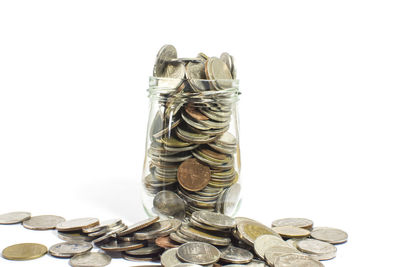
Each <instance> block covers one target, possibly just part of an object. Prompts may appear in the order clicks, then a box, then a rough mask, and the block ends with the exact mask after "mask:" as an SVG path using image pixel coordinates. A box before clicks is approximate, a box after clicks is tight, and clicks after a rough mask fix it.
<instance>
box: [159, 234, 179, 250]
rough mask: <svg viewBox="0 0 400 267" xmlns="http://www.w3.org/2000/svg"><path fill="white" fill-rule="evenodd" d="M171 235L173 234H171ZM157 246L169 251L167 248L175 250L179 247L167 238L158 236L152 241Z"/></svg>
mask: <svg viewBox="0 0 400 267" xmlns="http://www.w3.org/2000/svg"><path fill="white" fill-rule="evenodd" d="M171 234H173V233H171ZM154 242H155V243H156V245H157V246H159V247H162V248H165V249H169V248H177V247H179V244H177V243H175V241H173V240H172V239H171V238H170V237H169V236H160V237H157V238H156V240H155V241H154Z"/></svg>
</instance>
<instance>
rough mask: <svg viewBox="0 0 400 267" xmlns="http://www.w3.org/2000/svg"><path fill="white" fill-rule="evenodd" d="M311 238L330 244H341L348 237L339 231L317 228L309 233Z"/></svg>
mask: <svg viewBox="0 0 400 267" xmlns="http://www.w3.org/2000/svg"><path fill="white" fill-rule="evenodd" d="M311 237H312V238H315V239H318V240H321V241H325V242H328V243H331V244H341V243H344V242H346V241H347V238H348V235H347V233H346V232H345V231H343V230H340V229H336V228H330V227H318V228H315V229H314V230H313V231H312V232H311Z"/></svg>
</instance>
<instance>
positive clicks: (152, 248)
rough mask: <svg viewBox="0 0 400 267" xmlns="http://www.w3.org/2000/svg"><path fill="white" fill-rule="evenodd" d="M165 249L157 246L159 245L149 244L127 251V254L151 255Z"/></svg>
mask: <svg viewBox="0 0 400 267" xmlns="http://www.w3.org/2000/svg"><path fill="white" fill-rule="evenodd" d="M161 251H163V248H161V247H159V246H157V245H149V246H147V247H142V248H138V249H134V250H128V251H125V253H126V254H128V255H131V256H144V255H151V254H156V253H160V252H161Z"/></svg>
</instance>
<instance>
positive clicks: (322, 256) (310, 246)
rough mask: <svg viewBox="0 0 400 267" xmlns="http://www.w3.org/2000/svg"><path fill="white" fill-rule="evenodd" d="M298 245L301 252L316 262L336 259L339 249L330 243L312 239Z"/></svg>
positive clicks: (302, 241)
mask: <svg viewBox="0 0 400 267" xmlns="http://www.w3.org/2000/svg"><path fill="white" fill-rule="evenodd" d="M296 245H297V248H298V249H299V250H300V251H302V252H304V253H307V254H309V255H310V256H311V257H312V258H313V259H316V260H330V259H333V258H334V257H336V251H337V248H336V247H335V246H334V245H332V244H330V243H328V242H324V241H320V240H316V239H311V238H310V239H305V240H301V241H299V242H297V243H296Z"/></svg>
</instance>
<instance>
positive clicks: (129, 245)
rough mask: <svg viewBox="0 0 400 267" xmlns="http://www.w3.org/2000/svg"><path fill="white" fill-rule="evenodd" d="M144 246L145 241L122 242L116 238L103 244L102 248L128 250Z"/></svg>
mask: <svg viewBox="0 0 400 267" xmlns="http://www.w3.org/2000/svg"><path fill="white" fill-rule="evenodd" d="M142 247H144V243H142V242H138V241H131V242H123V241H122V242H121V241H118V240H114V241H111V242H108V243H106V244H104V245H101V246H100V248H101V249H102V250H104V251H117V252H118V251H128V250H133V249H138V248H142Z"/></svg>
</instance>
